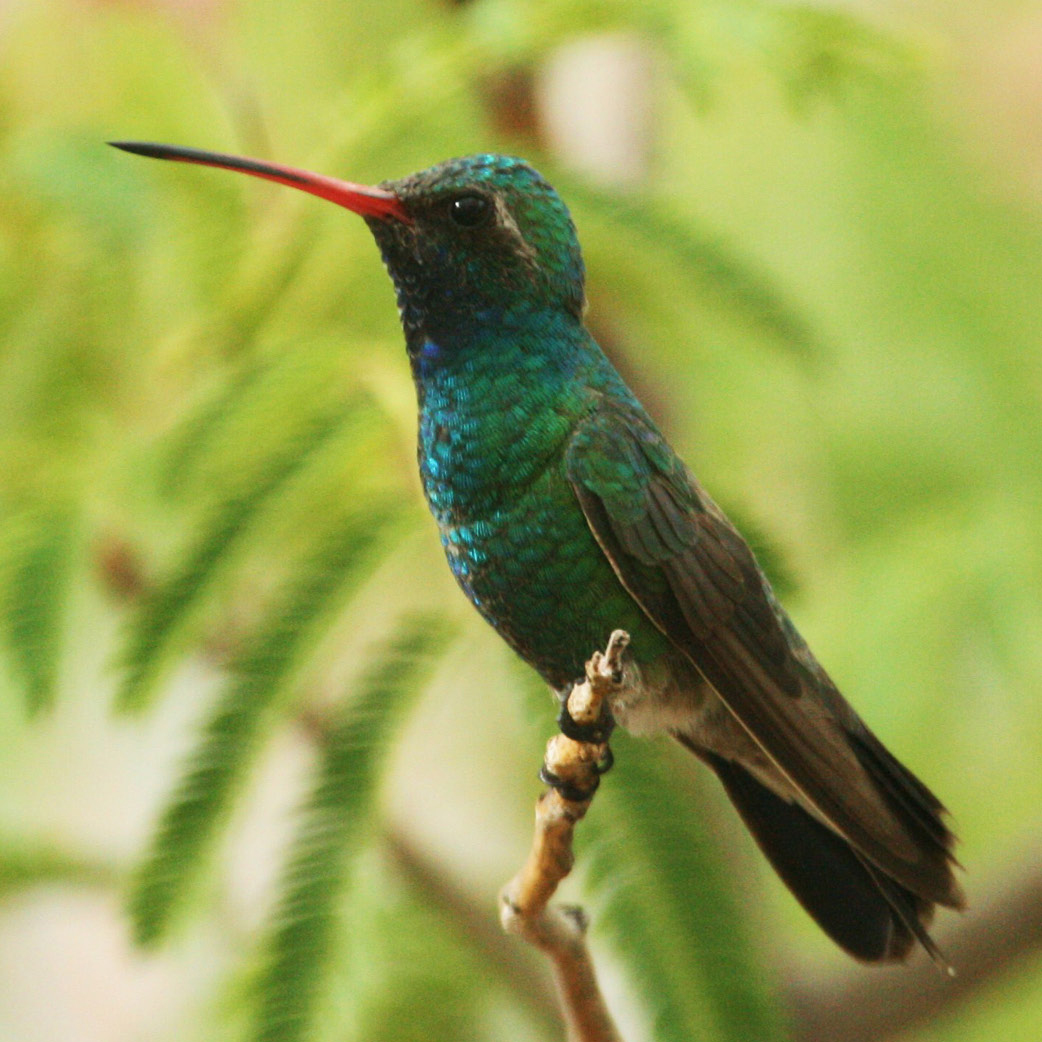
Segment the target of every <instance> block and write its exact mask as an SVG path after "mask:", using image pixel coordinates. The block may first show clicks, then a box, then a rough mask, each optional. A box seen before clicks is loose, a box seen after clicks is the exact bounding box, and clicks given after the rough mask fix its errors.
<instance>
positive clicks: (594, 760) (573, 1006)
mask: <svg viewBox="0 0 1042 1042" xmlns="http://www.w3.org/2000/svg"><path fill="white" fill-rule="evenodd" d="M628 644H629V635H628V634H626V633H625V632H624V631H622V630H616V631H615V632H614V633H613V634H612V635H611V639H610V640H609V642H608V648H607V650H606V652H605V653H604V654H603V655H602V654H601V653H600V652H599V651H598V652H594V654H593V656H592V657H591V659H590V661H589V662H587V663H586V680H585V681H584V682H583V683H582V684H578V685H576V687H574V688H573V689H572V691H571V693H570V694H569V696H568V699H567V702H566V704H565V713H564V714H563V716H567V717H570V718H571V720H570V722H571V724H573V725H575V726H574V728H570V729H572V730H575V731H577V732H582V731H587V732H588V733H589V734H590V735H591V736H593V737H594V740H592V741H581V740H578V739H577V738H571V737H569V736H568V735H566V734H559V735H555V736H554V737H553V738H551V739H550V741H549V743H548V744H547V747H546V759H545V761H544V766H543V772H542V777H543V780H544V781H546V782H547V783H548V784H549V785H550V786H551V788H549V789H548V790H547V791H546V792H544V793H543V795H542V796H540V797H539V801H538V802H537V804H536V825H535V835H534V837H533V840H532V849H531V850H530V852H529V855H528V860H527V861H526V862H525V864H524V866H523V867H522V869H521V871H520V872H518V874H517V875H516V876H515V877H514V878H513V879H512V880H511V881H510V883H508V884H507V886H506V887H505V888H504V890H503V892H502V894H501V895H500V901H501V908H500V918H501V921H502V923H503V928H504V929H505V930H506V931H507V932H509V933H516V934H518V935H519V936H521V937H523V938H524V939H525V940H526V941H528V942H529V944H532V945H534V946H535V947H537V948H539V949H540V950H541V951H543V952H546V954H547V955H548V956H549V958H550V960H551V963H552V965H553V969H554V979H555V982H556V984H557V990H558V994H559V996H560V999H561V1004H562V1006H563V1008H564V1015H565V1022H566V1024H567V1026H568V1038H569V1039H570V1040H571V1042H620V1038H619V1034H618V1031H617V1030H616V1028H615V1025H614V1023H613V1022H612V1019H611V1015H610V1014H609V1012H608V1008H607V1006H606V1005H605V1003H604V998H603V996H602V995H601V993H600V989H599V987H598V985H597V976H596V973H595V972H594V967H593V961H592V959H591V958H590V953H589V949H588V948H587V946H586V916H585V914H584V913H583V911H582V909H580V908H573V907H549V901H550V898H551V897H553V895H554V892H555V891H556V890H557V887H558V885H559V884H560V882H561V880H562V879H564V878H565V876H567V875H568V873H569V872H570V871H571V868H572V865H573V863H574V861H575V855H574V854H573V852H572V836H573V833H574V831H575V826H576V824H577V823H578V822H579V821H581V820H582V818H583V817H584V815H585V814H586V812H587V810H589V807H590V802H591V801H592V799H593V795H594V793H595V792H596V791H597V785H598V783H599V782H600V775H601V773H603V771H604V769H605V767H604V766H603V765H604V764H607V763H610V762H611V761H610V757H611V752H610V750H609V748H608V741H607V735H608V733H610V726H608V727H605V728H603V730H602V731H601V730H599V729H598V722H599V721H602V720H604V719H605V713H606V710H607V705H606V701H605V700H606V698H607V697H608V695H609V694H610V693H611V692H612V691H613V690H614V688H615V687H616V686H617V685H618V684H619V683H621V680H622V655H623V652H624V651H625V649H626V646H627V645H628Z"/></svg>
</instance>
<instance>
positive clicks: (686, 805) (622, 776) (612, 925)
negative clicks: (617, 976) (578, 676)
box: [581, 733, 784, 1042]
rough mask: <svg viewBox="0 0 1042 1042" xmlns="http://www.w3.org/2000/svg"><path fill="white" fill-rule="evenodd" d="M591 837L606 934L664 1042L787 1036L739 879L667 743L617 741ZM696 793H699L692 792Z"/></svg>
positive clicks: (593, 883)
mask: <svg viewBox="0 0 1042 1042" xmlns="http://www.w3.org/2000/svg"><path fill="white" fill-rule="evenodd" d="M613 747H614V750H615V764H616V766H615V768H614V769H613V770H612V772H611V774H610V775H609V776H608V777H607V778H606V779H605V781H604V783H603V784H602V785H601V787H600V789H599V791H598V794H597V799H596V801H595V804H594V807H593V809H592V811H591V813H590V814H589V816H588V817H587V819H586V821H585V822H584V826H583V828H584V829H585V830H586V832H585V834H584V835H583V836H582V837H581V841H582V842H583V844H584V846H585V844H586V843H589V846H588V847H587V848H586V851H585V854H584V855H582V857H583V863H584V864H585V866H586V879H587V882H588V884H589V885H590V887H591V888H592V890H593V893H594V895H595V896H596V898H597V899H598V900H597V904H598V911H597V913H596V919H595V927H596V929H597V930H598V932H600V933H601V934H602V935H606V936H608V937H610V938H611V942H612V946H613V947H614V949H615V950H616V952H617V953H618V956H619V958H620V959H622V960H623V961H624V962H625V964H626V967H627V969H628V970H629V972H630V974H631V975H632V979H633V980H634V982H635V983H636V984H637V985H638V988H639V993H640V995H641V996H642V998H643V1000H644V1001H645V1002H646V1003H647V1005H648V1008H649V1013H650V1016H651V1020H652V1023H653V1024H654V1031H653V1036H654V1038H655V1039H657V1040H658V1042H689V1040H690V1039H692V1038H711V1039H714V1040H716V1042H748V1040H749V1039H756V1040H757V1042H770V1040H772V1039H779V1040H780V1039H781V1038H783V1037H784V1031H783V1029H782V1025H781V1022H780V1020H779V1017H778V1014H777V1012H776V1010H775V1008H774V1005H773V1002H772V998H771V995H770V990H769V988H768V986H767V985H766V984H765V982H764V974H763V972H762V968H761V966H760V964H759V959H758V956H757V953H756V951H755V949H754V946H753V944H752V941H751V938H750V934H749V927H748V923H747V921H746V917H745V913H744V911H743V909H742V907H741V903H740V901H739V895H738V893H737V889H736V886H735V883H734V877H733V873H732V872H731V871H729V869H728V867H727V864H726V862H725V859H724V855H723V852H722V851H721V849H720V847H719V844H718V843H717V841H716V840H715V839H714V838H713V837H711V836H709V835H707V834H706V832H705V830H704V828H703V826H702V819H701V816H700V814H699V808H698V804H697V802H696V801H695V800H694V799H688V800H685V799H683V795H684V793H683V790H682V789H680V791H678V785H677V778H676V772H675V771H671V770H670V769H669V767H668V765H667V764H666V763H665V762H664V759H665V757H664V754H665V753H667V752H668V751H669V750H666V749H664V748H663V747H662V745H661V744H650V743H648V742H647V741H634V740H632V739H627V737H626V736H625V735H623V734H619V733H616V736H615V737H614V738H613ZM689 795H690V794H689Z"/></svg>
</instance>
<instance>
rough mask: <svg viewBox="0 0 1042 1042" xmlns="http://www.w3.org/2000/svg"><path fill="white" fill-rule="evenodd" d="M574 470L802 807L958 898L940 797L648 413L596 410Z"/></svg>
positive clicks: (623, 575) (603, 522) (656, 599)
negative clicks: (825, 664) (888, 742)
mask: <svg viewBox="0 0 1042 1042" xmlns="http://www.w3.org/2000/svg"><path fill="white" fill-rule="evenodd" d="M566 466H567V472H568V476H569V480H570V481H571V483H572V486H573V488H574V490H575V494H576V496H577V497H578V500H579V503H580V505H581V507H582V510H583V513H584V514H585V516H586V519H587V522H588V523H589V525H590V528H591V530H592V532H593V534H594V536H595V537H596V539H597V541H598V543H599V544H600V546H601V548H602V549H603V551H604V553H605V554H606V555H607V557H608V559H609V560H610V561H611V564H612V566H613V568H614V569H615V572H616V574H617V575H618V577H619V579H620V581H621V582H622V583H623V585H624V586H625V587H626V589H627V590H628V591H629V592H630V593H631V595H632V596H633V597H634V598H635V600H636V601H637V602H638V604H639V605H640V606H641V608H642V609H643V611H644V612H645V613H646V614H647V615H648V617H649V618H650V619H651V620H652V621H653V622H654V623H655V624H656V626H658V628H659V629H660V630H662V632H663V633H665V634H666V636H667V637H669V638H670V640H672V641H673V643H674V644H675V645H676V646H677V647H678V648H680V649H681V650H682V651H683V652H685V653H686V654H687V655H688V657H689V658H690V659H691V660H692V661H693V662H694V663H695V665H696V666H697V667H698V669H699V671H700V672H701V673H702V674H703V676H704V677H705V678H706V680H708V681H709V683H710V684H711V685H712V686H713V688H714V689H715V690H716V692H717V693H718V694H719V696H720V698H721V699H722V701H723V702H724V704H725V705H726V706H727V707H728V709H730V711H731V712H732V713H733V714H734V716H735V717H736V718H737V720H738V721H739V722H740V723H741V725H742V726H743V727H744V728H745V729H746V731H747V732H748V733H749V734H750V735H751V736H752V738H753V739H754V740H755V741H756V743H757V744H758V745H759V746H760V748H761V749H762V750H763V752H764V753H765V754H766V755H767V757H768V758H769V759H770V760H771V761H772V762H773V763H774V764H775V766H776V767H777V769H778V770H779V771H780V772H781V773H782V774H783V775H784V776H785V777H786V778H787V779H788V781H789V782H790V784H791V785H792V786H793V787H794V788H795V789H796V790H797V791H798V792H799V793H800V794H801V796H802V797H803V799H804V800H805V801H806V803H807V805H808V807H809V808H812V809H813V810H814V811H816V813H817V814H818V815H820V817H821V818H823V819H824V820H825V821H827V822H828V823H829V824H830V825H831V827H832V828H833V829H835V831H836V832H838V833H839V834H840V835H841V836H843V837H844V838H845V839H846V840H847V841H848V842H850V843H851V844H852V845H853V846H854V847H855V848H856V849H857V850H858V851H860V852H861V853H862V854H863V855H864V856H865V857H866V858H867V859H868V860H869V861H871V862H872V863H873V864H875V865H876V866H878V867H879V868H880V869H881V870H882V871H883V872H885V873H886V874H887V875H889V876H891V877H893V878H894V879H895V880H897V881H899V882H900V883H902V884H904V885H905V886H906V887H908V888H909V889H910V890H912V891H913V892H914V893H916V894H920V895H921V896H923V897H925V898H928V899H930V900H935V901H938V902H941V903H943V904H958V903H960V901H961V897H960V895H959V892H958V887H957V885H956V883H955V881H954V879H953V876H952V872H951V865H950V847H951V844H952V842H953V840H952V836H951V834H950V833H949V832H948V830H947V828H946V827H945V826H944V824H943V822H941V820H940V817H939V814H940V812H941V810H942V808H941V805H940V803H939V802H938V801H937V800H936V798H935V797H934V796H933V795H932V794H931V793H930V792H929V790H928V789H926V787H925V786H923V785H922V784H921V783H920V782H918V780H917V779H915V778H914V776H913V775H911V774H910V773H909V772H908V771H906V770H905V769H904V768H903V767H901V765H900V764H899V763H898V762H897V761H896V760H895V759H894V758H893V757H892V756H890V754H889V753H887V751H886V750H885V748H884V747H883V746H882V744H881V743H880V742H879V741H878V740H877V739H876V738H875V737H874V736H873V735H872V734H871V732H870V731H868V729H867V728H866V727H865V725H864V724H863V723H862V722H861V721H860V720H859V719H858V717H857V716H856V714H855V713H854V711H853V710H852V709H851V708H850V707H849V706H848V705H847V703H846V702H845V701H844V700H843V698H842V696H841V695H840V694H839V692H838V691H837V690H836V688H835V686H834V685H833V684H832V682H831V680H830V679H829V677H828V676H827V674H826V673H825V671H824V670H823V669H822V668H821V667H820V666H819V665H818V663H817V662H816V661H815V659H814V657H813V655H812V654H811V653H810V650H809V649H808V648H807V646H806V644H805V643H804V641H803V640H802V638H801V637H800V636H799V634H798V633H797V631H796V629H795V627H794V626H793V625H792V623H791V621H790V620H789V618H788V616H787V615H786V614H785V612H784V611H783V610H782V608H781V606H780V605H779V604H778V602H777V600H776V599H775V597H774V593H773V591H772V590H771V588H770V585H769V583H768V582H767V579H766V577H765V576H764V575H763V573H762V571H761V570H760V568H759V566H758V565H757V563H756V559H755V558H754V556H753V554H752V551H751V550H750V549H749V547H748V546H747V545H746V543H745V541H744V540H743V539H742V537H741V536H740V535H739V534H738V532H737V531H736V530H735V529H734V527H733V526H732V525H731V523H730V522H729V521H728V520H727V518H726V517H725V516H724V514H723V513H722V511H721V510H720V509H719V508H718V507H717V506H716V504H715V503H714V502H713V501H712V500H711V499H710V498H709V496H708V495H707V494H706V493H705V492H704V491H703V489H702V488H701V487H700V486H699V485H698V483H697V481H696V480H695V479H694V477H693V476H692V475H691V473H690V472H689V471H688V470H687V468H686V467H685V466H684V464H683V463H682V462H681V461H680V460H679V458H678V457H677V456H676V455H675V453H673V451H672V450H671V449H670V447H669V446H668V444H667V443H666V442H665V440H664V439H663V438H662V436H661V434H659V432H658V431H657V430H655V428H654V427H653V426H652V425H651V424H650V421H648V420H647V418H646V417H645V416H644V415H642V414H641V413H639V412H637V411H636V410H631V409H629V408H626V407H620V406H613V407H607V406H606V407H604V408H602V410H601V411H599V412H598V413H596V414H594V415H593V416H591V417H590V418H589V419H588V420H586V421H585V423H584V424H583V425H582V426H581V427H580V428H579V429H578V430H577V431H576V433H575V435H574V436H573V439H572V442H571V444H570V446H569V450H568V455H567V460H566Z"/></svg>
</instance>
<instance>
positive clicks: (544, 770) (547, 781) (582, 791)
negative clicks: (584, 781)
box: [539, 763, 602, 803]
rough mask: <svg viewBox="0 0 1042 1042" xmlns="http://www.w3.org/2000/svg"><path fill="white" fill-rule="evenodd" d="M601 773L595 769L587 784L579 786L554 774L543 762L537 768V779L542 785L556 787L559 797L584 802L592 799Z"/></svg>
mask: <svg viewBox="0 0 1042 1042" xmlns="http://www.w3.org/2000/svg"><path fill="white" fill-rule="evenodd" d="M601 773H602V772H601V771H600V770H597V771H595V773H594V774H593V777H592V778H591V779H590V780H589V784H588V785H586V786H583V787H580V786H578V785H576V784H575V783H574V782H570V781H568V780H566V779H565V778H562V777H561V776H560V775H558V774H554V772H553V771H551V770H550V768H549V767H547V766H546V764H545V763H544V764H543V766H542V767H541V768H540V769H539V780H540V781H541V782H542V783H543V784H544V785H548V786H549V787H550V788H551V789H556V790H557V793H558V795H559V796H560V797H561V799H563V800H568V801H569V802H571V803H585V802H586V801H587V800H590V799H593V794H594V793H595V792H596V791H597V786H598V785H600V783H601V779H600V775H601Z"/></svg>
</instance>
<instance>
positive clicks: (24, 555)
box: [0, 507, 80, 713]
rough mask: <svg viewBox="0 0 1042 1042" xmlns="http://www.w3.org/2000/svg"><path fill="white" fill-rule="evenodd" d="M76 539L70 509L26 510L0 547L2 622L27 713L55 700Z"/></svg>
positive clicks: (13, 521)
mask: <svg viewBox="0 0 1042 1042" xmlns="http://www.w3.org/2000/svg"><path fill="white" fill-rule="evenodd" d="M79 539H80V527H79V525H78V523H77V519H76V517H75V515H74V513H73V512H72V511H71V510H69V509H68V508H63V507H58V508H56V509H54V510H45V511H42V512H40V511H27V512H26V513H24V514H20V515H18V516H16V517H14V518H13V519H9V521H8V523H7V525H6V526H5V529H4V533H3V538H2V545H0V558H2V564H0V573H2V579H0V626H2V627H3V631H4V636H5V637H6V644H7V646H8V650H9V652H10V655H11V660H12V664H13V666H14V670H13V672H14V673H15V675H16V676H17V678H18V679H19V680H20V681H21V683H22V687H23V690H24V692H25V701H26V705H27V707H28V709H29V711H30V712H31V713H35V712H38V711H39V710H41V709H45V708H47V707H49V706H50V705H51V704H52V702H53V701H54V695H55V688H56V686H57V683H58V670H59V666H60V661H61V646H62V626H63V623H64V619H65V604H66V599H67V595H68V589H69V583H70V579H71V577H72V575H73V574H74V570H73V561H74V558H75V556H76V553H77V550H78V547H79Z"/></svg>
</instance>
